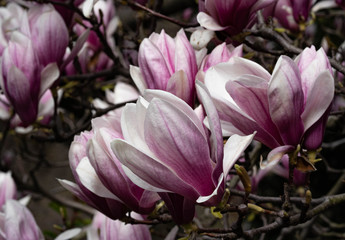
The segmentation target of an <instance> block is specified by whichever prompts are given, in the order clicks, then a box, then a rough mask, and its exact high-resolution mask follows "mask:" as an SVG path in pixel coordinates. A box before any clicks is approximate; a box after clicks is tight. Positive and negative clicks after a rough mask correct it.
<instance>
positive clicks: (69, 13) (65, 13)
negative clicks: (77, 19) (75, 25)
mask: <svg viewBox="0 0 345 240" xmlns="http://www.w3.org/2000/svg"><path fill="white" fill-rule="evenodd" d="M63 1H64V0H58V2H63ZM83 1H84V0H75V1H74V2H73V4H74V6H76V7H78V6H79V5H80V4H81V3H82V2H83ZM53 6H54V8H55V9H56V11H58V12H59V14H60V15H61V17H62V18H63V20H64V21H65V23H66V26H67V27H70V26H71V24H72V20H73V16H74V14H75V13H74V11H73V10H71V9H69V8H67V7H65V6H61V5H59V4H54V3H53Z"/></svg>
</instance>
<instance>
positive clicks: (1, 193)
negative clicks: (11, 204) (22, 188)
mask: <svg viewBox="0 0 345 240" xmlns="http://www.w3.org/2000/svg"><path fill="white" fill-rule="evenodd" d="M16 195H17V187H16V184H15V182H14V180H13V178H12V176H11V172H7V173H4V172H0V209H1V208H2V206H3V205H4V204H5V203H6V201H7V200H9V199H15V198H16Z"/></svg>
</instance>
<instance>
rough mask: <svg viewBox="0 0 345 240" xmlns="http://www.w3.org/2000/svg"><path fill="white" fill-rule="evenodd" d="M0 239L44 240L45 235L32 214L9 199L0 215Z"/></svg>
mask: <svg viewBox="0 0 345 240" xmlns="http://www.w3.org/2000/svg"><path fill="white" fill-rule="evenodd" d="M0 221H1V224H0V239H2V240H17V239H23V240H33V239H35V240H36V239H37V240H43V239H44V237H43V234H42V232H41V230H40V229H39V227H38V226H37V223H36V221H35V219H34V217H33V216H32V214H31V212H30V211H29V210H28V209H27V208H26V207H25V206H24V205H22V204H21V203H19V202H18V201H16V200H12V199H9V200H7V201H6V204H5V205H4V207H3V212H1V213H0Z"/></svg>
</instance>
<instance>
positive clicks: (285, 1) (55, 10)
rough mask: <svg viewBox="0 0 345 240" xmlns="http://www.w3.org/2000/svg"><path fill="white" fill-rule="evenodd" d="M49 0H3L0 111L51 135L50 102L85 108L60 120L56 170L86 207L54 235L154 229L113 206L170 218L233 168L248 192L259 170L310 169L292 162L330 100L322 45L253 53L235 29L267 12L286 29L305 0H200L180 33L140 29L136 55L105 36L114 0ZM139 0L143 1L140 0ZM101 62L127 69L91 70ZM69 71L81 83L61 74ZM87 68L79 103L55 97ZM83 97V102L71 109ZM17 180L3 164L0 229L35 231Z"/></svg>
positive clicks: (216, 188)
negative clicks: (251, 157)
mask: <svg viewBox="0 0 345 240" xmlns="http://www.w3.org/2000/svg"><path fill="white" fill-rule="evenodd" d="M58 2H59V1H56V2H55V3H54V5H53V4H40V3H36V2H35V1H33V2H25V1H18V3H14V2H11V3H8V4H7V5H6V7H2V8H1V9H0V25H1V29H0V55H1V63H0V65H1V66H0V87H1V91H2V92H1V93H0V119H5V120H7V121H9V126H10V127H16V126H23V127H28V126H30V125H32V124H35V123H40V124H43V125H45V127H46V128H49V124H51V126H53V127H52V129H50V130H49V131H46V132H53V133H55V134H57V135H59V136H58V137H59V138H58V139H59V140H61V139H63V137H64V135H63V134H60V130H61V129H64V128H68V127H70V126H72V125H73V123H69V122H68V121H65V122H64V121H63V117H60V116H62V115H63V114H65V115H66V116H67V115H69V113H70V112H69V111H71V112H73V111H74V112H73V114H70V115H73V116H77V115H83V114H84V115H83V118H89V119H90V121H89V125H83V128H82V129H77V130H76V131H74V129H73V126H72V127H70V129H73V131H72V133H73V134H72V135H74V138H73V141H72V142H71V143H70V142H69V143H70V145H69V152H68V160H69V167H70V169H71V172H72V175H73V178H74V181H70V180H67V179H59V180H58V181H59V183H60V184H61V185H62V186H63V187H64V188H65V189H67V190H68V191H70V192H72V193H73V194H74V195H75V196H77V197H78V198H79V199H80V200H82V201H83V202H85V203H87V204H88V205H89V206H91V207H92V208H94V209H95V212H94V213H95V215H94V219H93V221H92V223H91V225H88V226H87V227H85V228H83V229H81V228H75V229H71V230H68V231H66V232H62V233H61V234H60V235H59V236H58V237H57V239H58V240H63V239H69V238H72V237H75V236H82V235H83V234H84V235H87V237H88V238H89V239H151V236H150V232H149V228H148V227H147V226H145V225H125V224H124V223H123V222H121V220H123V221H125V220H126V219H127V220H128V218H130V219H132V220H133V219H135V220H136V221H138V222H140V221H142V222H144V221H145V220H147V219H152V218H153V219H154V218H155V217H157V216H156V215H157V212H158V211H160V210H161V209H160V207H161V206H162V203H164V206H165V207H164V210H163V211H167V212H168V213H169V215H170V216H171V218H172V220H173V221H174V222H175V223H176V224H178V225H183V226H186V225H187V224H189V223H191V222H192V221H193V219H194V218H195V217H196V206H203V207H210V208H214V207H216V208H222V207H224V201H225V204H227V203H228V198H227V188H229V185H228V182H229V180H230V179H232V178H233V175H234V172H235V173H237V175H239V177H240V179H241V183H239V184H238V182H237V183H236V186H235V187H236V188H239V189H245V193H246V196H248V194H249V193H250V192H251V191H253V192H254V191H256V190H257V188H258V184H259V182H260V181H261V179H262V178H263V177H264V176H266V175H267V174H268V173H275V174H277V175H279V176H282V177H283V178H289V180H290V182H289V183H290V184H292V182H293V180H294V181H295V184H296V185H304V184H305V183H306V182H307V180H306V176H305V175H304V174H303V173H301V172H295V174H294V173H293V171H294V168H295V167H296V168H297V170H302V171H303V172H308V171H309V170H304V169H303V167H299V166H298V164H299V163H300V162H301V161H302V163H303V164H309V165H310V166H311V167H312V168H313V170H314V163H315V162H316V161H317V160H316V159H315V155H316V153H317V152H318V151H319V149H320V147H321V145H322V142H323V138H324V133H325V128H326V123H327V120H328V117H329V114H330V112H331V109H332V107H333V101H334V92H335V80H334V69H333V68H332V66H331V64H330V61H329V58H328V56H327V53H326V52H327V49H323V48H322V47H321V48H319V49H317V48H316V47H315V46H314V45H310V46H309V47H305V48H304V49H301V50H300V51H296V50H295V49H293V50H294V53H296V52H299V54H296V55H295V56H294V57H291V54H290V55H289V56H288V55H284V54H279V57H272V58H269V61H268V62H269V64H263V61H258V59H259V58H257V56H255V54H251V52H250V51H251V50H250V47H251V45H250V43H251V39H250V37H249V38H248V39H249V40H248V39H246V41H244V39H245V38H246V37H247V36H248V35H249V34H250V29H258V28H260V26H261V25H263V24H265V23H266V22H267V21H271V24H274V25H275V26H277V27H278V28H283V29H284V33H288V34H291V35H298V34H300V33H301V32H303V31H305V30H306V28H307V27H308V21H312V20H311V19H310V11H311V9H312V1H311V0H305V1H294V0H260V1H253V0H248V1H240V0H199V2H198V8H199V12H198V14H197V15H196V16H195V17H196V21H197V22H198V24H199V25H200V27H198V28H193V29H188V31H194V32H193V33H192V34H191V39H190V40H189V38H188V35H189V34H188V33H187V30H186V31H185V30H184V29H180V30H179V31H178V32H177V34H176V36H175V37H172V36H170V35H169V34H167V33H166V32H167V31H166V30H164V29H163V30H161V31H160V33H156V32H154V33H151V34H150V36H148V37H144V38H143V39H142V41H138V42H140V44H138V49H137V50H138V51H137V55H134V56H135V57H136V56H137V59H135V61H131V59H126V56H125V54H123V52H121V51H120V50H119V49H118V48H117V47H116V43H115V40H114V39H115V38H114V34H115V33H116V31H117V30H118V28H120V31H123V29H122V27H123V25H122V24H121V22H120V19H119V17H118V15H117V12H116V11H115V5H114V3H113V1H111V0H104V1H103V0H100V1H89V0H87V1H72V2H71V4H70V5H69V7H70V9H65V8H66V6H65V5H64V4H63V3H61V4H59V3H58ZM136 2H137V3H135V4H134V6H138V5H139V6H142V7H143V8H144V9H145V7H144V6H143V5H145V4H146V5H149V4H150V3H149V2H148V1H136ZM332 3H333V4H334V2H332ZM336 3H337V4H338V5H340V4H341V3H340V1H336ZM314 9H315V8H314ZM67 10H68V11H67ZM258 19H259V20H260V19H261V22H260V21H259V22H258ZM274 33H277V32H274ZM138 36H139V33H138ZM217 37H218V39H216V38H217ZM123 41H125V40H123ZM246 43H248V45H249V46H246V45H245V44H246ZM265 44H266V45H265ZM263 45H264V48H266V49H268V50H272V52H273V53H276V52H279V51H276V50H275V48H276V46H275V45H274V46H272V45H269V44H268V43H267V42H264V43H263ZM248 49H249V50H248ZM279 53H280V52H279ZM290 53H291V52H290ZM128 63H131V64H128ZM120 65H121V67H119V66H120ZM268 65H269V66H270V67H267V66H268ZM109 69H111V70H112V71H111V74H113V73H114V72H115V70H116V71H117V70H120V71H121V70H123V69H125V70H126V71H127V74H124V76H125V77H123V76H122V77H118V78H112V77H109V76H106V77H105V75H102V74H99V73H103V72H105V71H107V70H109ZM114 69H115V70H114ZM113 70H114V71H113ZM90 74H91V75H92V74H96V77H92V76H91V77H90ZM98 74H99V75H98ZM78 75H81V76H83V78H81V79H82V80H81V81H80V82H81V83H80V82H79V83H75V82H69V83H66V82H68V79H73V78H78ZM123 78H125V81H123ZM90 79H94V80H95V81H94V82H95V83H94V85H92V86H93V87H95V86H97V90H96V89H94V91H93V89H91V90H90V89H89V91H88V93H89V92H92V97H90V98H88V97H85V99H84V96H78V99H81V100H80V101H79V102H78V104H79V105H80V106H79V105H78V104H76V105H78V106H77V107H75V106H73V107H71V108H69V107H65V109H64V110H61V109H58V107H60V105H59V102H60V100H61V99H62V101H64V102H63V103H62V104H61V106H63V105H65V106H66V105H69V104H70V102H72V101H71V98H72V97H71V96H73V95H74V94H76V93H77V94H80V95H83V93H84V92H83V89H78V87H79V86H83V87H85V86H87V87H88V86H91V84H90V82H91V81H90ZM84 80H85V81H84ZM83 81H84V82H83ZM128 82H130V83H131V84H128ZM73 84H75V86H77V87H76V89H74V88H73V87H74V85H73ZM97 84H98V85H97ZM109 86H111V87H109ZM110 89H113V91H112V90H110ZM64 91H65V92H64ZM102 91H103V92H102ZM100 92H102V93H104V92H105V97H103V98H102V99H101V98H98V97H99V96H100V95H101V94H100ZM76 99H77V98H76ZM86 105H87V107H85V106H86ZM118 106H121V107H118ZM78 107H79V108H78ZM83 107H85V108H87V111H84V112H82V111H81V112H82V114H80V112H78V110H79V109H80V108H83ZM70 109H72V110H70ZM60 110H61V111H60ZM100 112H101V113H102V114H100ZM59 114H60V115H59ZM85 116H86V117H85ZM61 122H63V123H65V125H64V124H61ZM71 122H73V121H71ZM88 126H89V128H87V127H88ZM59 127H61V129H59ZM46 132H45V133H46ZM66 138H68V136H67V137H66ZM258 145H263V146H264V147H265V148H267V149H268V151H267V152H266V155H265V156H261V162H260V163H259V160H258V159H257V161H255V162H254V163H252V165H255V167H254V168H253V169H256V170H253V171H251V179H250V180H249V181H247V180H248V175H247V172H246V170H245V168H244V167H243V166H242V165H243V164H242V163H243V162H245V159H246V158H247V157H248V156H247V155H248V154H246V153H247V152H248V151H247V149H248V147H249V148H253V147H255V146H258ZM1 148H2V147H0V149H1ZM237 164H238V165H237ZM239 165H241V166H240V167H242V168H241V169H242V170H238V169H239ZM259 166H260V167H261V168H258V167H259ZM291 175H295V179H292V178H291ZM248 182H250V183H248ZM241 184H242V185H241ZM248 186H249V187H248ZM248 189H249V190H248ZM16 194H17V189H16V186H15V183H14V181H13V179H12V178H11V177H10V173H6V174H5V173H0V211H1V212H0V222H1V223H2V224H0V225H1V226H0V239H19V238H22V239H43V234H42V232H41V230H40V229H39V227H38V226H37V224H36V222H35V220H34V218H33V216H32V214H31V213H30V211H29V210H28V209H27V208H26V206H25V204H23V202H24V201H22V202H21V201H19V200H15V199H16ZM284 210H285V209H284ZM11 224H14V225H15V227H14V225H11Z"/></svg>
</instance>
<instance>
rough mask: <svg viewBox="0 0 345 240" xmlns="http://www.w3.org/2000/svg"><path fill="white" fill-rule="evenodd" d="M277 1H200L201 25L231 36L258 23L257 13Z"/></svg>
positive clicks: (199, 19)
mask: <svg viewBox="0 0 345 240" xmlns="http://www.w3.org/2000/svg"><path fill="white" fill-rule="evenodd" d="M275 1H276V0H260V1H257V0H246V1H243V0H200V1H199V11H200V12H199V14H198V16H197V20H198V22H199V24H200V25H201V26H202V27H204V28H206V29H209V30H212V31H225V32H226V33H227V34H228V35H229V36H234V35H237V34H239V33H241V32H242V30H243V29H245V28H250V27H251V26H252V25H253V24H254V23H255V21H256V14H257V11H259V10H261V9H264V8H266V7H268V6H270V5H271V4H272V3H273V2H275Z"/></svg>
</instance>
